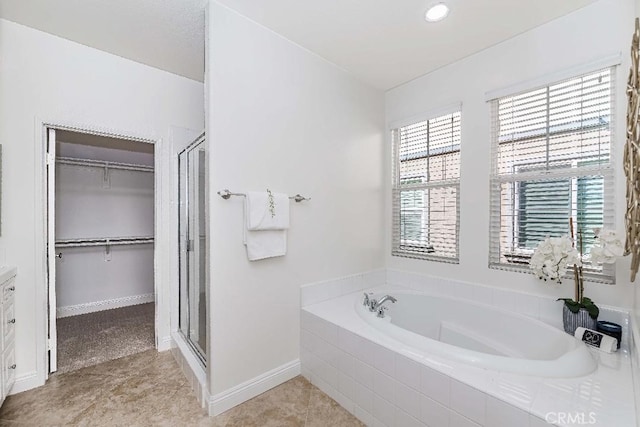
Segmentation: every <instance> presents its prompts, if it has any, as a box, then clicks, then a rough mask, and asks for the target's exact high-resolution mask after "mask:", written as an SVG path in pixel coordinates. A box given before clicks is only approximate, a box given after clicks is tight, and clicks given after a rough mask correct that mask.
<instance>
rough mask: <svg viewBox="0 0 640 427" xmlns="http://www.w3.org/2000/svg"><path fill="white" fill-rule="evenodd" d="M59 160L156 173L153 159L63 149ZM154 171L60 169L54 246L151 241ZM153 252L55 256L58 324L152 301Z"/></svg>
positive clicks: (85, 251)
mask: <svg viewBox="0 0 640 427" xmlns="http://www.w3.org/2000/svg"><path fill="white" fill-rule="evenodd" d="M57 153H58V155H59V157H73V158H81V159H93V160H105V161H113V162H124V163H136V164H146V165H153V157H154V156H153V154H151V153H137V152H132V151H126V150H116V149H108V148H104V147H91V146H87V145H80V144H68V143H63V142H60V143H58V148H57ZM153 183H154V174H153V171H151V172H145V171H133V170H124V169H109V172H108V182H107V183H106V185H105V181H104V169H102V168H95V167H87V166H78V165H68V164H58V165H57V167H56V240H65V239H81V238H107V237H146V236H153V230H154V226H153V217H154V214H153V212H154V194H153V193H154V185H153ZM153 249H154V248H153V244H143V245H132V246H117V245H112V246H110V247H109V253H107V248H106V247H105V246H98V247H96V246H90V247H89V246H88V247H74V248H57V249H56V252H57V253H60V254H62V258H60V259H58V260H57V262H56V267H57V268H56V293H57V299H56V303H57V306H58V317H62V316H69V315H74V314H81V313H87V312H91V311H99V310H104V309H108V308H115V307H122V306H126V305H131V304H137V303H141V302H148V300H149V298H151V299H152V300H153V294H154V280H153Z"/></svg>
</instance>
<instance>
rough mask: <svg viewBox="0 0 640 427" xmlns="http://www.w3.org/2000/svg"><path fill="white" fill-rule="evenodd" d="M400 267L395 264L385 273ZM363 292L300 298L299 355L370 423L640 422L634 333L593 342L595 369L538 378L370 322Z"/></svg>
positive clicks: (322, 383) (620, 319) (308, 370)
mask: <svg viewBox="0 0 640 427" xmlns="http://www.w3.org/2000/svg"><path fill="white" fill-rule="evenodd" d="M377 274H378V275H379V274H380V273H379V272H378V273H377ZM394 274H396V273H395V272H389V273H388V274H387V280H389V279H392V278H393V277H392V276H393V275H394ZM402 274H404V273H402ZM359 276H363V275H359ZM365 276H366V275H365ZM354 277H355V276H354ZM420 277H421V278H422V281H418V280H417V278H412V280H413V279H415V281H414V282H413V286H411V287H412V288H414V289H415V288H416V287H417V286H425V287H428V286H431V287H434V288H437V289H440V290H444V292H447V291H448V292H447V293H449V292H455V290H456V289H458V287H457V286H447V285H448V284H444V281H441V282H439V281H438V280H437V279H436V280H425V279H426V278H425V277H424V276H420ZM350 280H351V279H350V278H343V279H340V280H339V281H336V282H337V283H341V284H342V285H341V286H335V285H333V286H328V287H327V288H326V289H334V291H333V292H335V290H336V289H353V288H354V287H355V286H356V285H355V284H353V283H352V284H350V285H349V284H345V283H346V282H349V281H350ZM354 282H356V281H354ZM419 282H421V283H419ZM425 282H430V284H428V285H425V284H424V283H425ZM323 285H324V284H323ZM457 285H462V286H471V288H468V289H467V288H465V291H469V290H471V293H470V295H473V294H474V293H473V290H474V289H473V288H474V287H475V286H476V285H466V284H457ZM350 286H351V287H350ZM478 287H479V288H482V287H480V286H478ZM373 291H375V292H379V291H382V289H377V290H373ZM482 291H486V292H487V294H486V295H490V297H487V299H486V300H484V301H485V302H491V303H493V301H494V298H495V300H497V301H501V300H502V298H505V299H514V298H529V299H531V298H534V299H536V298H539V297H536V296H530V295H506V296H504V295H500V296H498V297H497V298H496V295H498V294H499V293H500V292H505V293H506V294H509V292H506V291H501V290H495V289H492V288H488V287H487V288H486V289H482ZM314 292H315V294H316V295H318V294H320V293H321V292H320V291H319V290H317V289H316V290H315V291H314ZM476 294H477V292H476ZM514 294H515V293H514ZM302 298H303V300H304V298H305V290H304V289H303V292H302ZM489 298H490V301H489ZM360 299H361V292H360V291H358V292H353V293H352V294H347V295H342V296H339V297H337V298H335V297H334V299H332V300H326V299H325V301H324V302H316V303H315V304H310V305H307V306H304V307H303V309H302V313H301V316H302V319H301V325H302V332H301V333H302V337H301V343H302V349H301V361H302V373H303V375H305V376H306V377H307V378H308V379H310V380H311V382H312V383H314V384H315V385H317V386H318V387H319V388H320V389H322V390H323V391H324V392H325V393H327V394H329V395H330V396H331V397H333V398H334V399H335V400H337V401H338V402H339V403H340V404H341V405H342V406H344V407H345V408H346V409H347V410H349V411H350V412H352V413H353V414H354V415H356V416H357V417H358V418H360V419H361V420H362V421H363V422H365V423H367V424H368V425H380V426H388V427H391V426H412V425H415V426H424V425H426V426H429V427H440V426H449V427H459V426H488V427H489V426H490V427H500V426H505V427H513V426H518V427H520V426H531V427H538V426H545V425H549V424H547V423H546V422H545V421H544V419H545V417H546V418H547V420H549V421H552V423H553V424H556V425H578V424H579V423H580V422H583V423H586V424H589V425H600V426H635V425H636V424H635V410H634V399H633V396H634V393H633V384H632V373H631V358H630V355H629V351H628V348H629V345H628V343H627V342H626V340H627V337H628V334H627V333H625V335H624V336H625V339H624V340H623V348H622V349H621V350H620V351H619V352H618V353H615V354H612V355H608V354H604V353H599V352H597V351H595V350H590V351H591V353H592V355H593V356H594V358H595V359H596V360H597V361H598V367H597V369H596V371H595V372H594V373H592V374H590V375H587V376H584V377H579V378H569V379H552V378H537V377H531V376H525V375H518V374H509V373H504V372H497V371H493V370H486V369H480V368H476V367H473V366H469V365H466V364H462V363H457V362H452V361H451V360H447V358H445V357H437V356H434V355H430V354H420V353H419V352H417V351H416V350H415V349H414V348H412V347H410V346H407V345H405V344H402V343H400V342H398V341H396V340H394V339H392V338H390V337H389V336H387V335H385V334H383V333H381V332H380V331H378V330H376V329H374V328H373V327H372V326H371V325H369V324H367V323H366V322H364V321H363V320H362V319H361V318H360V317H359V316H358V315H357V313H356V311H355V309H354V307H355V304H358V303H359V301H360ZM539 299H540V301H536V304H535V306H536V307H537V308H536V310H537V311H536V313H530V314H531V315H533V317H544V316H541V313H545V311H544V309H542V310H541V309H540V307H542V306H543V305H544V304H545V303H546V301H544V299H545V298H542V297H540V298H539ZM307 300H308V298H307ZM531 301H534V300H531ZM531 301H530V302H531ZM556 304H557V305H560V303H556ZM602 313H603V314H602V316H601V317H602V318H606V319H608V320H612V321H616V322H617V323H621V324H623V325H624V326H625V329H626V330H627V331H628V316H626V314H625V313H623V312H620V311H613V310H606V309H604V310H602ZM535 314H537V316H536V315H535ZM580 417H582V418H580ZM562 420H573V422H564V423H563V422H562Z"/></svg>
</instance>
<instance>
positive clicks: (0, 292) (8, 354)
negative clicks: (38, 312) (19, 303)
mask: <svg viewBox="0 0 640 427" xmlns="http://www.w3.org/2000/svg"><path fill="white" fill-rule="evenodd" d="M15 277H16V269H15V268H10V267H0V319H1V320H2V321H1V322H0V355H2V356H1V357H0V381H1V384H2V387H1V388H0V393H1V394H0V397H1V398H2V400H1V401H0V404H1V403H2V402H4V399H5V398H6V397H7V394H9V391H10V390H11V387H12V386H13V383H14V382H15V380H16V356H15V354H16V352H15V341H16V340H15V338H16V317H15V303H14V301H15V293H16V285H15Z"/></svg>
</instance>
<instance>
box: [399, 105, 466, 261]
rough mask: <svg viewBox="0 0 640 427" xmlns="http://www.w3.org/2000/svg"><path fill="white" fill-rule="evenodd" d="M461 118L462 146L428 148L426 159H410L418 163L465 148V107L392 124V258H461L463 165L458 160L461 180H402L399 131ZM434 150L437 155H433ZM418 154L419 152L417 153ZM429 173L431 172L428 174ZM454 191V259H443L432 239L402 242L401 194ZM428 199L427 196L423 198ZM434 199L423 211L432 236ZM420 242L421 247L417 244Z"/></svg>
mask: <svg viewBox="0 0 640 427" xmlns="http://www.w3.org/2000/svg"><path fill="white" fill-rule="evenodd" d="M455 114H458V115H459V124H458V125H456V127H455V131H456V132H459V134H460V143H458V144H455V145H452V146H451V147H444V148H435V149H434V148H431V149H429V148H427V149H426V150H425V154H424V155H423V156H419V155H418V156H417V157H415V158H411V160H417V159H420V158H437V157H439V156H443V155H447V154H451V153H459V154H458V155H460V154H461V145H462V105H461V104H455V105H452V106H450V107H447V108H444V109H440V110H438V111H434V112H432V113H430V114H424V115H420V116H414V117H412V118H410V119H407V120H404V121H401V122H396V123H393V124H391V125H390V126H389V131H390V135H391V146H392V227H391V228H392V239H391V240H392V248H391V255H392V256H398V257H404V258H415V259H422V260H429V261H438V262H445V263H453V264H458V263H459V259H460V174H461V162H460V158H459V159H458V177H457V178H454V179H450V178H448V179H442V180H431V181H430V180H429V179H427V177H426V176H425V175H424V174H416V175H413V176H405V177H402V178H401V177H400V165H401V163H402V161H403V160H402V158H401V156H400V130H401V129H402V128H404V127H408V126H412V125H416V124H419V123H421V122H426V121H429V120H433V119H437V118H440V117H443V116H447V115H455ZM430 151H435V154H432V153H430ZM418 154H419V153H418ZM427 174H428V172H427ZM413 179H421V182H420V183H408V184H407V183H403V181H407V180H413ZM447 188H454V189H455V204H456V206H455V254H454V256H443V255H440V254H436V250H435V249H434V246H433V243H432V242H431V241H430V239H429V238H426V239H424V243H423V241H422V240H420V241H413V240H406V239H402V230H401V212H402V205H401V203H402V193H403V192H406V191H422V192H423V194H424V193H425V192H427V191H430V190H433V189H447ZM423 197H425V196H423ZM430 199H431V198H430V197H429V198H427V199H426V200H424V208H423V211H422V225H423V228H422V230H423V232H426V233H430V232H431V227H427V226H426V225H427V224H426V223H428V222H429V219H430V216H431V211H432V206H431V205H432V203H433V202H432V201H431V200H430ZM416 242H418V244H416Z"/></svg>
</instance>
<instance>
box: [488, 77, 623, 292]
mask: <svg viewBox="0 0 640 427" xmlns="http://www.w3.org/2000/svg"><path fill="white" fill-rule="evenodd" d="M614 76H615V68H607V69H603V70H599V71H596V72H591V73H588V74H584V75H581V76H577V77H574V78H570V79H567V80H564V81H561V82H558V83H555V84H551V85H548V86H545V87H542V88H538V89H535V90H530V91H527V92H523V93H519V94H514V95H510V96H505V97H502V98H498V99H494V100H491V101H490V102H491V135H492V156H491V157H492V173H491V182H490V185H491V202H490V206H491V212H490V214H491V215H490V216H491V223H490V248H489V254H490V255H489V257H490V259H489V265H490V266H491V267H493V268H500V269H510V270H525V269H526V270H528V262H529V258H530V257H531V255H532V253H533V251H534V249H535V248H536V247H537V245H538V243H539V242H540V241H541V240H543V239H544V238H545V237H547V236H562V235H568V234H569V233H570V229H569V218H573V222H574V229H576V232H579V233H580V234H581V235H582V241H583V253H584V254H588V253H589V251H590V248H591V246H592V245H593V243H594V232H593V229H594V228H601V227H603V226H604V227H611V226H612V225H613V204H614V203H613V194H614V192H613V169H612V166H611V161H610V159H611V158H612V153H611V150H612V141H613V129H614V127H613V126H611V124H612V123H615V121H614V106H615V102H614V94H615V87H614V86H615V81H614ZM576 240H578V239H576ZM577 243H578V242H577V241H576V244H577ZM585 270H586V271H587V275H589V276H590V279H591V280H597V281H604V282H611V281H612V280H613V269H612V268H611V267H609V266H605V267H604V268H603V267H602V266H597V265H588V264H587V265H585Z"/></svg>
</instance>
